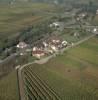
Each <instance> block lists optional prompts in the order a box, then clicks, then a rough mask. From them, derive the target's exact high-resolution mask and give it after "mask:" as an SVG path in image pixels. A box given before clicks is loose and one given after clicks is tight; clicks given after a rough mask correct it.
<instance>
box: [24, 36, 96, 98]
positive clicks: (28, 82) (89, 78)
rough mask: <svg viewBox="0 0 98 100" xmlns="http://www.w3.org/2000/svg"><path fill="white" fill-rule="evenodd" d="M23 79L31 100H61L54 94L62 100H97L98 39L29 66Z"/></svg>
mask: <svg viewBox="0 0 98 100" xmlns="http://www.w3.org/2000/svg"><path fill="white" fill-rule="evenodd" d="M24 79H25V80H24V83H25V90H26V93H27V94H29V95H28V97H29V100H32V99H31V98H37V97H39V98H40V99H39V100H52V99H53V100H58V99H56V97H55V96H54V95H53V94H52V93H55V94H56V95H58V96H59V100H60V99H61V100H98V84H97V83H98V37H94V38H92V39H90V40H88V41H86V42H85V43H82V44H81V45H79V46H77V47H75V48H72V49H70V50H69V51H66V52H65V53H64V54H62V55H58V56H57V57H56V58H53V59H51V60H50V61H49V62H47V63H46V64H44V65H38V64H34V65H32V66H28V67H26V68H25V69H24ZM34 87H35V88H34ZM49 87H50V88H49ZM47 88H48V89H47ZM49 89H50V90H52V92H51V91H50V90H49ZM27 94H26V95H27ZM42 97H43V98H42ZM45 97H48V98H46V99H44V98H45ZM51 98H52V99H51Z"/></svg>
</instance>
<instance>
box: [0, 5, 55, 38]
mask: <svg viewBox="0 0 98 100" xmlns="http://www.w3.org/2000/svg"><path fill="white" fill-rule="evenodd" d="M51 10H55V8H54V7H53V6H52V5H48V4H40V3H34V4H23V5H19V4H16V5H12V6H11V5H0V35H1V33H3V35H4V33H5V36H8V35H12V34H15V33H16V32H19V31H20V30H22V29H24V28H26V27H27V26H28V25H32V24H33V23H34V22H37V21H38V20H41V19H42V18H45V17H46V15H43V14H42V13H41V12H47V11H51Z"/></svg>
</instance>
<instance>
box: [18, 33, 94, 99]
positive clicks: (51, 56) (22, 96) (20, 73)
mask: <svg viewBox="0 0 98 100" xmlns="http://www.w3.org/2000/svg"><path fill="white" fill-rule="evenodd" d="M94 36H95V34H92V35H90V36H88V37H86V38H84V39H83V40H80V41H79V42H77V43H74V44H73V45H70V46H68V47H66V48H63V49H62V50H61V51H60V53H63V52H64V51H66V50H68V49H70V48H73V47H75V46H77V45H79V44H81V43H83V42H85V41H87V40H88V39H90V38H92V37H94ZM57 54H59V53H54V54H53V55H50V56H48V57H46V58H43V59H41V60H35V61H33V62H30V63H28V64H25V65H23V66H19V68H18V78H19V86H20V87H19V91H20V98H21V100H25V94H24V93H25V92H24V88H23V78H22V70H23V69H24V68H25V67H27V66H30V65H32V64H34V63H37V64H44V63H47V62H48V61H49V60H50V59H51V58H53V57H56V55H57Z"/></svg>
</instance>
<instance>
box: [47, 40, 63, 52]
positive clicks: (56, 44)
mask: <svg viewBox="0 0 98 100" xmlns="http://www.w3.org/2000/svg"><path fill="white" fill-rule="evenodd" d="M49 46H50V48H51V49H52V50H53V51H54V52H57V51H58V50H59V49H60V48H61V40H60V39H52V40H51V41H50V42H49Z"/></svg>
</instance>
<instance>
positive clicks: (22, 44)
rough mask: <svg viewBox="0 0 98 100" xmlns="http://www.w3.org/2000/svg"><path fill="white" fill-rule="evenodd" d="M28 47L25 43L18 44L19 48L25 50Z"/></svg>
mask: <svg viewBox="0 0 98 100" xmlns="http://www.w3.org/2000/svg"><path fill="white" fill-rule="evenodd" d="M27 46H28V45H27V44H26V43H25V42H19V44H17V46H16V47H17V48H20V49H23V48H26V47H27Z"/></svg>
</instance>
